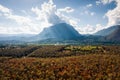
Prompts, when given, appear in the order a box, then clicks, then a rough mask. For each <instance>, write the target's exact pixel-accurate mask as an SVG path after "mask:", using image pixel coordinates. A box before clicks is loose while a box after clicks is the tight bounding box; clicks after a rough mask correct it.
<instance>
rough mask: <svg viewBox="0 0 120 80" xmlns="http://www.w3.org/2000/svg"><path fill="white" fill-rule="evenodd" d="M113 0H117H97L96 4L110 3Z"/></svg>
mask: <svg viewBox="0 0 120 80" xmlns="http://www.w3.org/2000/svg"><path fill="white" fill-rule="evenodd" d="M112 1H115V0H98V1H96V5H99V4H104V5H105V4H109V3H111V2H112Z"/></svg>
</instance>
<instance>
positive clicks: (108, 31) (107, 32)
mask: <svg viewBox="0 0 120 80" xmlns="http://www.w3.org/2000/svg"><path fill="white" fill-rule="evenodd" d="M119 27H120V25H115V26H111V27H109V28H106V29H103V30H100V31H98V32H96V33H95V34H94V35H96V36H108V35H110V34H112V33H113V32H114V31H116V30H117V29H118V28H119Z"/></svg>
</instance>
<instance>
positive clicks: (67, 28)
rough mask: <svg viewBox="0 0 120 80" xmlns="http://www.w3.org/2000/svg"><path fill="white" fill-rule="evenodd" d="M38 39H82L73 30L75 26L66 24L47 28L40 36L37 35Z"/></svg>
mask: <svg viewBox="0 0 120 80" xmlns="http://www.w3.org/2000/svg"><path fill="white" fill-rule="evenodd" d="M37 37H39V38H40V39H41V40H43V39H56V40H73V39H78V38H79V37H80V34H79V33H78V32H77V31H76V30H75V29H74V28H73V26H71V25H69V24H66V23H60V24H56V25H53V26H51V27H48V28H45V29H44V30H43V31H42V32H41V33H40V34H39V35H37Z"/></svg>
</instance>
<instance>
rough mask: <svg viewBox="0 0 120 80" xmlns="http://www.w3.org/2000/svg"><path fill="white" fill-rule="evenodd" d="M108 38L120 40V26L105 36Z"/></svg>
mask: <svg viewBox="0 0 120 80" xmlns="http://www.w3.org/2000/svg"><path fill="white" fill-rule="evenodd" d="M106 38H107V39H108V40H112V41H120V26H119V27H118V29H116V30H115V31H113V32H112V33H111V34H109V35H108V36H107V37H106Z"/></svg>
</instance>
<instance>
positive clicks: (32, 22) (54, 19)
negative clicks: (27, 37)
mask: <svg viewBox="0 0 120 80" xmlns="http://www.w3.org/2000/svg"><path fill="white" fill-rule="evenodd" d="M31 11H32V12H33V14H34V15H36V17H32V16H31V15H29V14H27V13H26V12H25V11H22V13H24V12H25V14H27V16H22V15H17V14H14V10H11V9H9V8H7V7H5V6H2V5H0V14H1V15H2V17H4V18H6V19H8V20H11V21H14V22H16V24H17V25H15V26H14V27H10V26H9V28H8V27H7V26H8V25H4V26H0V31H1V33H7V34H10V33H11V34H14V33H31V34H32V33H40V32H41V31H42V30H43V28H45V27H48V26H51V25H54V24H58V23H62V22H66V23H69V24H71V25H77V19H75V18H70V17H68V16H66V15H64V12H66V13H70V12H73V11H74V9H72V8H71V7H65V8H62V9H57V8H56V5H55V4H54V3H53V0H49V1H48V2H44V3H43V4H42V5H41V7H37V6H36V7H33V8H31ZM5 26H6V27H5Z"/></svg>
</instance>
